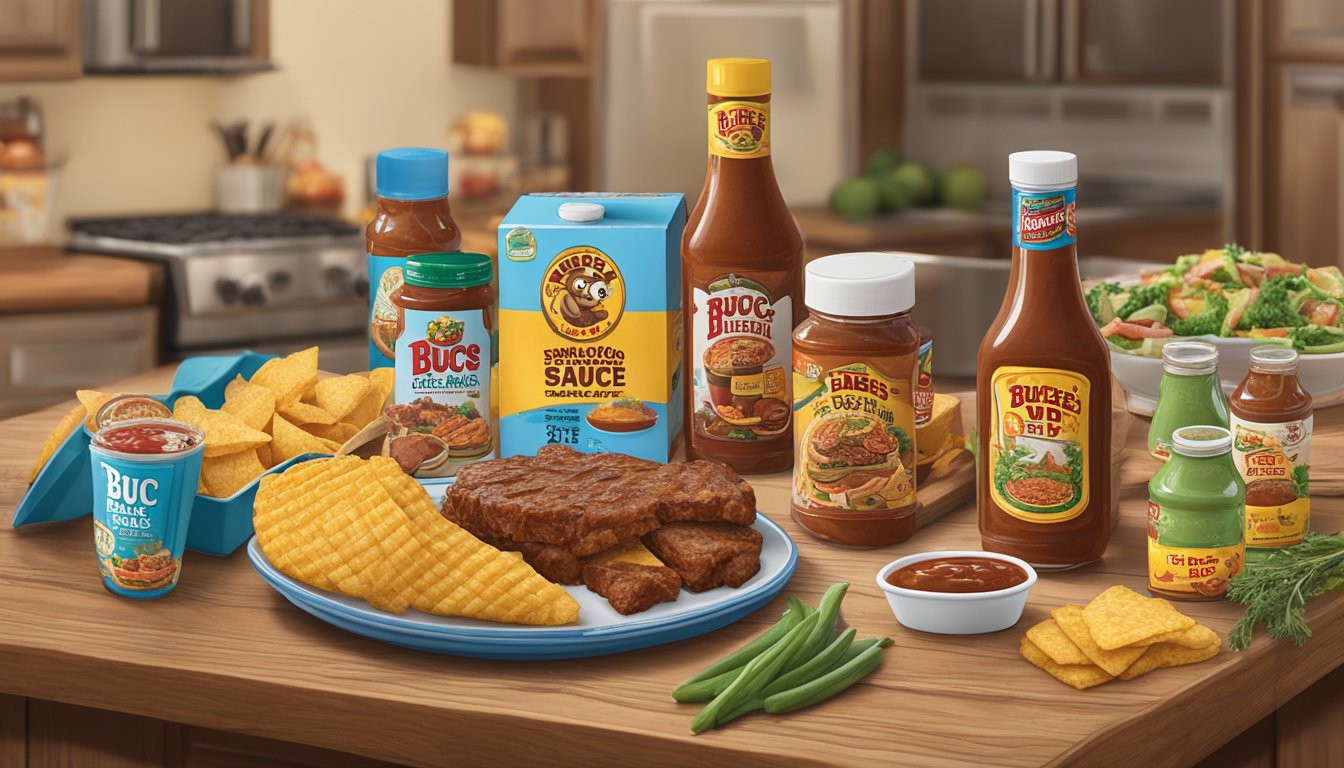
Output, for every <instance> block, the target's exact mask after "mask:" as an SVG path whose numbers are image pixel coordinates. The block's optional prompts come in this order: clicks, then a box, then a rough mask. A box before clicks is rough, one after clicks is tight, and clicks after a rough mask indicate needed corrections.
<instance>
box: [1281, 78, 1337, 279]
mask: <svg viewBox="0 0 1344 768" xmlns="http://www.w3.org/2000/svg"><path fill="white" fill-rule="evenodd" d="M1265 94H1266V96H1265V104H1266V107H1267V109H1268V117H1269V120H1268V123H1267V124H1266V130H1265V139H1266V149H1265V155H1266V157H1265V181H1264V184H1265V190H1264V194H1263V198H1264V200H1265V210H1264V217H1265V221H1264V232H1265V245H1266V246H1267V247H1268V248H1270V249H1272V250H1277V251H1278V252H1280V253H1282V254H1283V255H1284V256H1285V257H1287V258H1288V259H1290V260H1292V261H1303V262H1306V263H1308V264H1312V265H1316V266H1325V265H1328V264H1337V265H1340V266H1344V233H1342V232H1341V229H1340V222H1341V221H1344V149H1341V147H1344V67H1342V66H1339V65H1322V64H1291V65H1277V66H1274V67H1271V68H1270V73H1269V76H1268V77H1267V78H1266V91H1265Z"/></svg>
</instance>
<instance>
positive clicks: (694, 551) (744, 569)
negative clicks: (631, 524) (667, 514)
mask: <svg viewBox="0 0 1344 768" xmlns="http://www.w3.org/2000/svg"><path fill="white" fill-rule="evenodd" d="M644 545H645V546H647V547H648V548H649V550H650V551H651V552H653V554H654V555H656V556H657V557H658V559H659V560H662V561H663V562H664V563H666V564H667V565H668V567H670V568H672V570H674V571H676V572H677V573H678V574H680V576H681V580H682V581H683V582H685V584H686V588H687V589H689V590H690V591H692V592H704V591H705V590H709V589H713V588H715V587H718V586H724V585H726V586H729V587H734V588H736V587H740V586H742V585H743V584H745V583H746V581H747V579H750V578H751V577H752V576H755V575H756V572H757V571H759V570H760V569H761V534H759V533H757V532H756V531H754V530H752V529H751V528H747V527H746V526H741V525H733V524H731V523H707V522H684V523H668V524H667V525H664V526H662V527H661V528H659V529H658V530H656V531H653V532H651V533H649V534H647V535H645V536H644Z"/></svg>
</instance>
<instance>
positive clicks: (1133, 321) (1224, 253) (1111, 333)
mask: <svg viewBox="0 0 1344 768" xmlns="http://www.w3.org/2000/svg"><path fill="white" fill-rule="evenodd" d="M1087 304H1088V308H1089V309H1091V311H1092V316H1093V318H1094V319H1095V320H1096V322H1097V326H1098V327H1099V328H1100V329H1101V335H1102V336H1103V337H1104V338H1105V339H1106V341H1107V344H1108V345H1109V346H1110V348H1111V370H1112V372H1114V374H1115V377H1116V380H1118V381H1119V382H1120V384H1121V386H1123V387H1124V388H1125V390H1126V392H1127V393H1128V394H1129V407H1130V410H1131V411H1134V412H1136V413H1141V414H1151V413H1152V411H1153V408H1154V407H1155V406H1156V404H1157V391H1158V384H1159V382H1160V381H1161V379H1162V347H1163V346H1164V345H1165V344H1166V343H1167V342H1169V341H1172V340H1174V339H1189V338H1200V339H1204V340H1207V341H1210V342H1212V343H1213V344H1214V345H1215V346H1217V347H1218V352H1219V365H1218V375H1219V379H1220V380H1221V382H1222V385H1223V389H1224V390H1225V391H1226V392H1229V393H1230V392H1231V391H1232V390H1233V389H1235V388H1236V386H1237V384H1238V383H1240V382H1241V380H1242V378H1244V377H1245V375H1246V369H1247V367H1248V365H1249V363H1250V354H1251V350H1252V349H1253V348H1255V347H1257V346H1260V345H1261V344H1275V345H1280V346H1291V347H1294V348H1295V349H1297V350H1298V352H1300V353H1301V355H1302V357H1301V366H1300V368H1299V371H1298V376H1299V377H1300V378H1301V380H1302V385H1303V386H1304V387H1305V388H1306V390H1307V391H1308V392H1310V393H1311V395H1312V398H1313V399H1315V400H1316V402H1317V404H1325V403H1328V402H1333V401H1335V400H1337V399H1341V398H1344V275H1342V274H1341V273H1340V270H1339V267H1333V266H1332V267H1309V266H1307V265H1305V264H1297V263H1293V262H1290V261H1288V260H1286V259H1284V258H1283V257H1282V256H1279V255H1278V254H1275V253H1263V252H1258V251H1248V250H1246V249H1244V248H1241V247H1239V246H1235V245H1227V246H1224V247H1222V248H1218V249H1214V250H1209V251H1205V252H1204V253H1202V254H1191V255H1188V256H1182V257H1180V258H1178V259H1177V260H1176V263H1175V264H1173V265H1172V266H1170V267H1168V268H1166V269H1164V270H1161V271H1157V272H1147V273H1144V274H1142V275H1139V276H1138V277H1128V278H1121V279H1118V280H1114V281H1103V282H1100V283H1097V284H1095V285H1093V286H1092V287H1091V288H1090V289H1089V290H1088V292H1087Z"/></svg>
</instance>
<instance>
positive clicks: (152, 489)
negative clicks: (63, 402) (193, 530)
mask: <svg viewBox="0 0 1344 768" xmlns="http://www.w3.org/2000/svg"><path fill="white" fill-rule="evenodd" d="M156 436H157V437H156ZM164 436H166V439H167V441H168V443H169V444H168V445H166V446H164V445H160V447H159V449H158V450H145V449H153V448H154V443H155V441H156V440H158V441H159V443H163V442H164ZM135 440H139V441H140V442H141V443H142V444H141V445H139V446H136V445H134V444H133V443H131V442H128V441H135ZM142 451H144V452H142ZM204 452H205V434H204V433H203V432H201V430H200V429H197V428H196V427H194V426H192V425H190V424H187V423H185V422H181V421H174V420H172V419H133V420H130V421H120V422H115V423H113V424H109V425H108V426H106V427H104V428H102V429H100V430H98V432H96V433H95V434H94V436H93V440H92V442H91V443H90V444H89V459H90V461H89V464H90V465H91V466H92V468H93V549H94V554H95V555H96V557H97V558H98V571H99V572H100V573H101V574H102V577H103V586H105V587H107V589H108V591H109V592H112V593H113V594H117V595H121V596H122V597H132V598H140V599H148V598H155V597H162V596H164V595H166V594H168V593H169V592H171V591H173V588H174V587H176V586H177V580H178V577H179V576H181V574H182V550H183V548H184V546H185V544H186V540H187V526H188V525H189V524H190V522H191V507H192V504H193V503H194V502H195V500H196V486H197V484H198V483H199V481H200V475H201V459H202V457H203V455H204Z"/></svg>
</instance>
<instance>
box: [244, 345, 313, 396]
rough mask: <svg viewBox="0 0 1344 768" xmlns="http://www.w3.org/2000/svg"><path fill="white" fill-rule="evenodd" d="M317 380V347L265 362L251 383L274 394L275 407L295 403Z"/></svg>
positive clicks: (253, 376)
mask: <svg viewBox="0 0 1344 768" xmlns="http://www.w3.org/2000/svg"><path fill="white" fill-rule="evenodd" d="M316 379H317V347H309V348H308V349H305V350H302V351H300V352H295V353H294V354H292V355H289V356H287V357H281V358H272V359H270V360H267V361H266V362H265V363H264V364H262V366H261V367H260V368H258V369H257V372H256V373H254V374H252V379H251V382H252V383H253V384H256V385H258V386H262V387H266V388H267V389H269V390H271V391H273V392H275V399H276V403H277V405H288V404H290V403H297V402H298V401H299V398H300V397H302V396H303V393H304V391H305V390H307V389H308V387H309V386H310V385H311V384H312V383H313V382H314V381H316Z"/></svg>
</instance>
